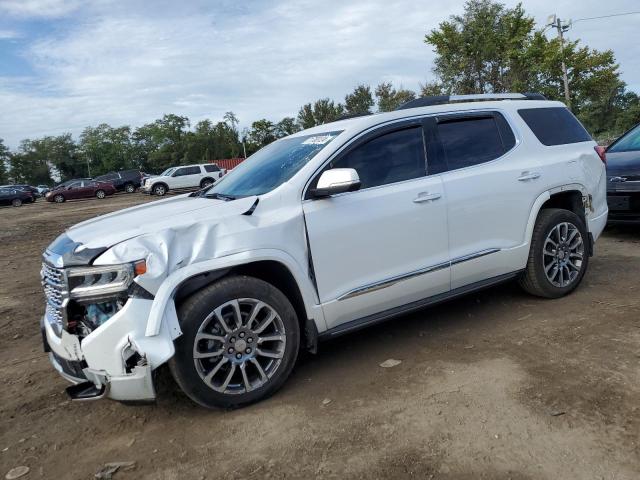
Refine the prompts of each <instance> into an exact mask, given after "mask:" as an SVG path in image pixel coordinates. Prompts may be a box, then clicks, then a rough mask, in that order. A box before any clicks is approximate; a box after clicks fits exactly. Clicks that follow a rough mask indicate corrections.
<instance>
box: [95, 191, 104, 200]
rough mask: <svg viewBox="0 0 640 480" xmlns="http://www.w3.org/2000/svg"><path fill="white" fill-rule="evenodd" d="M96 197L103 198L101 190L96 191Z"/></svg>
mask: <svg viewBox="0 0 640 480" xmlns="http://www.w3.org/2000/svg"><path fill="white" fill-rule="evenodd" d="M96 197H98V198H100V199H103V198H104V197H105V193H104V192H103V191H102V190H98V191H97V192H96Z"/></svg>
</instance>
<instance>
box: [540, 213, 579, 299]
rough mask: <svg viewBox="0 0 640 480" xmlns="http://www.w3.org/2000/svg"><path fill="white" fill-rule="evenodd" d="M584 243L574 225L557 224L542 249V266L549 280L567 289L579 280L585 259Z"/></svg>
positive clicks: (567, 223)
mask: <svg viewBox="0 0 640 480" xmlns="http://www.w3.org/2000/svg"><path fill="white" fill-rule="evenodd" d="M584 254H585V252H584V241H583V239H582V235H581V234H580V230H578V227H576V226H575V225H574V224H573V223H570V222H562V223H559V224H557V225H556V226H555V227H553V228H552V229H551V231H550V232H549V233H548V234H547V238H546V239H545V241H544V246H543V247H542V264H543V265H544V273H545V275H546V276H547V280H549V282H551V283H552V284H553V285H555V286H556V287H567V286H569V285H571V283H573V282H574V281H575V279H576V278H578V276H579V274H580V270H581V269H582V265H583V259H584Z"/></svg>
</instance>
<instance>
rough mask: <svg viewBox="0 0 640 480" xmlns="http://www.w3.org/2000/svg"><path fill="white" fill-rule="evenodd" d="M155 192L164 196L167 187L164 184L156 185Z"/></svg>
mask: <svg viewBox="0 0 640 480" xmlns="http://www.w3.org/2000/svg"><path fill="white" fill-rule="evenodd" d="M152 191H153V194H154V195H158V196H159V197H162V196H163V195H164V194H165V193H167V188H166V187H165V186H164V185H154V187H153V190H152Z"/></svg>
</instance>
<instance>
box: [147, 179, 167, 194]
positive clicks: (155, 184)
mask: <svg viewBox="0 0 640 480" xmlns="http://www.w3.org/2000/svg"><path fill="white" fill-rule="evenodd" d="M158 185H162V186H163V187H164V188H165V189H166V190H167V192H168V191H169V185H167V183H166V182H163V181H158V182H154V183H153V184H152V185H151V191H152V192H153V189H154V188H156V186H158Z"/></svg>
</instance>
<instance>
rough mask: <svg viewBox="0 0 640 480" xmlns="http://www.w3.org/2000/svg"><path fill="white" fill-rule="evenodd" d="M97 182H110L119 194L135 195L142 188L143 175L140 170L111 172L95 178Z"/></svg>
mask: <svg viewBox="0 0 640 480" xmlns="http://www.w3.org/2000/svg"><path fill="white" fill-rule="evenodd" d="M94 180H95V181H96V182H109V183H111V184H113V186H114V187H115V189H116V190H117V191H119V192H127V193H133V192H135V191H136V189H137V188H140V183H141V180H142V173H141V172H140V170H122V171H120V172H109V173H105V174H104V175H100V176H99V177H96V178H94Z"/></svg>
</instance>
